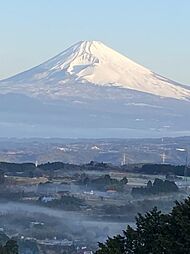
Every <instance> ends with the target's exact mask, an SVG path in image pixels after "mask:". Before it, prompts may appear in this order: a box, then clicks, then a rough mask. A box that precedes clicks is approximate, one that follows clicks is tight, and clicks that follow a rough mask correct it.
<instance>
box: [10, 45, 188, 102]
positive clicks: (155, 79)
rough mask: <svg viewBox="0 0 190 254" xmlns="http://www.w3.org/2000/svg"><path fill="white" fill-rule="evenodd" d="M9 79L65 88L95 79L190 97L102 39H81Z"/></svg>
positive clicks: (168, 95)
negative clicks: (65, 86) (70, 84)
mask: <svg viewBox="0 0 190 254" xmlns="http://www.w3.org/2000/svg"><path fill="white" fill-rule="evenodd" d="M9 81H12V82H13V83H14V82H15V81H16V82H17V84H19V83H22V84H35V85H36V84H38V83H39V84H40V85H42V84H43V90H44V89H45V87H44V86H45V85H47V84H50V83H53V84H54V86H58V90H59V91H60V89H62V90H64V86H63V84H68V83H71V82H72V84H77V83H80V84H81V83H91V84H94V85H99V86H108V85H109V86H113V87H114V86H117V87H121V88H125V89H132V90H136V91H140V92H145V93H150V94H154V95H158V96H162V97H171V98H175V99H189V98H190V90H189V89H188V88H184V87H183V86H180V85H179V84H177V83H176V82H173V81H171V80H168V79H166V78H164V77H162V76H160V75H158V74H155V73H154V72H152V71H150V70H149V69H147V68H145V67H143V66H141V65H139V64H136V63H135V62H133V61H131V60H130V59H128V58H127V57H125V56H123V55H122V54H120V53H118V52H116V51H114V50H113V49H111V48H109V47H107V46H106V45H104V44H103V43H102V42H100V41H80V42H78V43H76V44H74V45H73V46H71V47H70V48H68V49H66V50H65V51H63V52H62V53H60V54H59V55H57V56H55V57H53V58H51V59H50V60H48V61H46V62H44V63H42V64H41V65H39V66H37V67H35V68H33V69H31V70H28V71H26V72H24V73H21V74H18V75H16V76H14V77H12V78H10V79H8V80H7V82H9ZM7 82H6V83H7ZM12 82H11V83H12ZM60 86H61V88H60ZM48 89H49V88H48ZM62 94H64V92H63V93H62Z"/></svg>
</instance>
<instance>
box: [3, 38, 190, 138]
mask: <svg viewBox="0 0 190 254" xmlns="http://www.w3.org/2000/svg"><path fill="white" fill-rule="evenodd" d="M189 107H190V87H188V86H184V85H181V84H179V83H177V82H174V81H172V80H170V79H167V78H165V77H162V76H160V75H158V74H156V73H155V72H152V71H151V70H149V69H147V68H145V67H143V66H141V65H139V64H137V63H135V62H133V61H131V60H130V59H128V58H127V57H125V56H123V55H121V54H120V53H118V52H116V51H114V50H113V49H111V48H109V47H107V46H106V45H104V44H103V43H101V42H99V41H81V42H78V43H76V44H74V45H73V46H71V47H70V48H68V49H66V50H65V51H63V52H62V53H60V54H58V55H57V56H55V57H53V58H51V59H50V60H48V61H46V62H44V63H42V64H40V65H39V66H36V67H34V68H32V69H30V70H27V71H25V72H22V73H19V74H17V75H15V76H13V77H10V78H8V79H5V80H1V81H0V117H1V121H0V131H1V136H50V137H55V136H61V137H155V136H177V135H186V134H188V133H190V131H189V127H188V126H189V124H190V112H189V110H188V109H189Z"/></svg>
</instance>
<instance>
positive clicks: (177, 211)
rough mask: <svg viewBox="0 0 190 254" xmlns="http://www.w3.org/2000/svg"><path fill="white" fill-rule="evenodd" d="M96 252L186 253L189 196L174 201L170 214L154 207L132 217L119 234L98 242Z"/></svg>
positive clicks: (189, 246) (189, 233)
mask: <svg viewBox="0 0 190 254" xmlns="http://www.w3.org/2000/svg"><path fill="white" fill-rule="evenodd" d="M96 253H97V254H116V253H117V254H171V253H172V254H189V253H190V198H188V199H186V200H185V201H184V202H183V203H179V202H176V205H175V206H174V208H173V209H172V212H171V213H170V214H162V213H161V212H160V211H158V210H157V209H156V208H154V209H152V210H151V211H150V212H147V213H146V214H145V215H144V216H143V215H141V214H139V215H138V216H137V218H136V228H132V227H130V226H128V227H127V229H126V230H125V231H123V234H122V235H118V236H116V237H113V238H108V240H107V241H106V242H105V243H100V244H99V249H98V251H97V252H96Z"/></svg>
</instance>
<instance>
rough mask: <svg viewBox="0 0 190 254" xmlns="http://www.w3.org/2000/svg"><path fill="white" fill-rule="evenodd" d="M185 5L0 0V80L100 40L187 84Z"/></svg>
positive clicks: (189, 33) (189, 38)
mask: <svg viewBox="0 0 190 254" xmlns="http://www.w3.org/2000/svg"><path fill="white" fill-rule="evenodd" d="M189 13H190V1H189V0H157V1H156V0H155V1H153V0H94V1H93V0H91V1H90V0H53V1H52V0H28V1H26V0H0V79H2V78H5V77H8V76H11V75H13V74H16V73H18V72H21V71H24V70H26V69H28V68H31V67H33V66H35V65H38V64H39V63H41V62H43V61H44V60H47V59H48V58H50V57H52V56H54V55H56V54H58V53H59V52H61V51H63V50H64V49H65V48H67V47H68V46H70V45H71V44H74V43H75V42H77V41H80V40H100V41H102V42H104V43H105V44H107V45H108V46H110V47H112V48H114V49H115V50H118V51H119V52H121V53H123V54H125V55H126V56H128V57H129V58H131V59H132V60H135V61H136V62H138V63H140V64H142V65H144V66H146V67H149V68H150V69H151V70H153V71H155V72H157V73H159V74H161V75H164V76H167V77H168V78H171V79H174V80H176V81H179V82H181V83H184V84H190V74H189V67H190V15H189Z"/></svg>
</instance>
